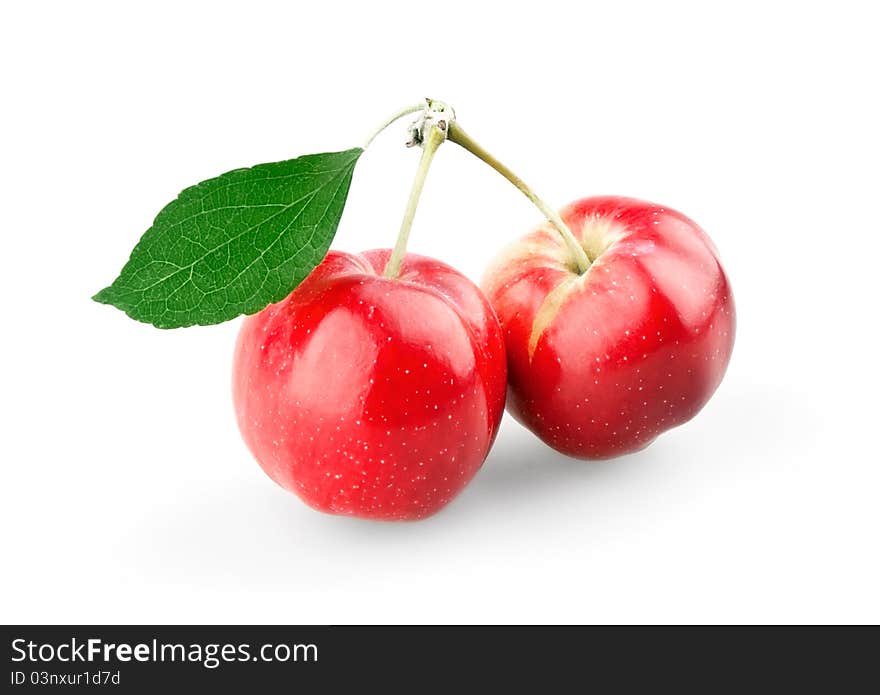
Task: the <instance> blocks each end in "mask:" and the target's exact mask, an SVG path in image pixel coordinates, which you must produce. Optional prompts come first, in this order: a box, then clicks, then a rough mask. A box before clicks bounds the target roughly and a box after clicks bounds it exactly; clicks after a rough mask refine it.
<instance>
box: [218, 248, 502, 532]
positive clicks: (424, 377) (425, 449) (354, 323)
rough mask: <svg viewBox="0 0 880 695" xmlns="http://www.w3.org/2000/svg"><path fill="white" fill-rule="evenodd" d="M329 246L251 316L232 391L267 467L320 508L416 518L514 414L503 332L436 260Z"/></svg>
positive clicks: (471, 287)
mask: <svg viewBox="0 0 880 695" xmlns="http://www.w3.org/2000/svg"><path fill="white" fill-rule="evenodd" d="M390 253H391V252H390V250H374V251H367V252H365V253H362V254H357V255H355V254H348V253H341V252H338V251H331V252H330V253H329V254H328V255H327V257H326V258H325V259H324V261H323V262H322V263H321V264H320V265H319V266H318V267H317V268H315V270H314V271H313V272H312V273H311V274H310V275H309V276H308V277H307V278H306V279H305V281H303V282H302V283H301V284H300V285H299V287H297V288H296V289H295V290H294V291H293V292H292V293H291V294H290V295H289V296H288V297H287V298H286V299H284V300H282V301H281V302H279V303H277V304H273V305H271V306H269V307H267V308H266V309H264V310H263V311H261V312H259V313H258V314H255V315H253V316H250V317H248V318H246V319H245V321H244V324H243V325H242V328H241V332H240V334H239V337H238V343H237V346H236V352H235V360H234V368H233V399H234V403H235V411H236V416H237V419H238V424H239V428H240V429H241V433H242V436H243V437H244V440H245V442H246V443H247V445H248V447H249V448H250V450H251V452H252V453H253V455H254V456H255V457H256V459H257V461H258V462H259V464H260V465H261V466H262V468H263V470H264V471H266V473H267V474H268V475H269V477H271V478H272V479H273V480H274V481H275V482H277V483H278V484H279V485H281V486H282V487H284V488H287V489H288V490H291V491H293V492H295V493H296V494H297V495H299V496H300V497H301V498H302V499H303V500H304V501H305V502H306V503H307V504H309V505H311V506H312V507H314V508H315V509H318V510H321V511H324V512H330V513H334V514H344V515H351V516H357V517H363V518H370V519H382V520H413V519H421V518H423V517H427V516H430V515H431V514H433V513H435V512H437V511H438V510H439V509H441V508H442V507H444V506H445V505H446V504H447V503H449V501H450V500H452V498H453V497H455V496H456V495H457V494H458V493H459V492H460V491H461V490H462V489H463V488H464V487H465V486H466V485H467V483H468V482H469V481H470V480H471V478H472V477H473V476H474V474H475V473H476V472H477V470H478V469H479V468H480V466H481V465H482V463H483V461H484V460H485V458H486V455H487V454H488V452H489V449H490V447H491V446H492V442H493V441H494V439H495V435H496V434H497V432H498V425H499V422H500V420H501V416H502V415H503V413H504V400H505V393H506V363H505V355H504V340H503V337H502V334H501V327H500V325H499V323H498V320H497V318H496V317H495V314H494V312H493V311H492V308H491V306H490V305H489V303H488V301H487V300H486V298H485V297H484V295H483V294H482V292H481V291H480V289H479V288H478V287H477V286H476V285H475V284H474V283H472V282H471V281H470V280H468V279H467V278H466V277H465V276H463V275H462V274H461V273H459V272H458V271H456V270H455V269H453V268H451V267H450V266H448V265H446V264H444V263H441V262H440V261H437V260H434V259H431V258H426V257H422V256H417V255H415V254H408V255H407V256H406V257H405V259H404V262H403V265H402V268H401V272H400V275H399V277H398V278H397V279H389V278H386V277H383V276H382V271H383V269H384V268H385V265H386V263H387V262H388V258H389V256H390Z"/></svg>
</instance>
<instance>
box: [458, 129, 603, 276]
mask: <svg viewBox="0 0 880 695" xmlns="http://www.w3.org/2000/svg"><path fill="white" fill-rule="evenodd" d="M448 138H449V139H450V140H451V141H452V142H454V143H455V144H457V145H460V146H461V147H463V148H464V149H466V150H467V151H468V152H470V153H471V154H472V155H474V156H476V157H477V158H479V159H482V160H483V161H484V162H485V163H486V164H488V165H489V166H490V167H492V168H493V169H494V170H495V171H497V172H498V173H499V174H501V175H502V176H503V177H504V178H506V179H507V180H508V181H510V183H512V184H513V185H514V186H516V188H517V189H519V191H521V192H522V193H523V194H525V196H526V198H528V199H529V200H531V201H532V203H534V205H535V206H536V207H537V208H538V209H539V210H540V211H541V212H542V213H544V216H545V217H546V218H547V219H548V220H549V222H550V224H552V225H553V226H554V227H556V231H558V232H559V234H560V235H561V236H562V239H563V241H564V242H565V245H566V246H567V247H568V250H569V251H570V252H571V256H572V260H573V261H574V263H575V265H576V266H577V270H578V272H579V273H585V272H586V271H587V269H588V268H589V267H590V257H589V256H588V255H587V252H586V251H585V250H584V247H583V246H581V244H580V243H578V240H577V239H576V238H575V236H574V234H572V233H571V230H570V229H569V228H568V225H567V224H565V222H564V221H563V220H562V218H561V217H560V216H559V214H558V213H557V212H556V211H555V210H554V209H553V208H551V207H550V206H549V205H547V203H545V202H544V201H543V200H541V199H540V198H539V197H538V196H537V194H535V192H534V191H533V190H532V189H531V188H529V187H528V186H527V185H526V183H525V181H523V180H522V179H521V178H520V177H519V176H517V175H516V174H514V173H513V172H512V171H511V170H510V169H509V168H507V167H506V166H505V165H504V164H502V163H501V162H499V161H498V160H497V159H495V157H493V156H492V155H491V154H489V152H488V151H487V150H486V149H484V148H483V147H482V146H481V145H480V144H479V143H477V142H476V141H475V140H474V139H473V138H472V137H471V136H470V135H468V134H467V133H466V132H465V131H464V130H463V129H462V127H461V126H460V125H458V123H457V122H455V121H452V122H451V123H450V124H449V130H448Z"/></svg>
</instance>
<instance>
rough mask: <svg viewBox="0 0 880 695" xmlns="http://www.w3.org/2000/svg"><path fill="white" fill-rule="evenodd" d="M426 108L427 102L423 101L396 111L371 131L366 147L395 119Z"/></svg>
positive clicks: (365, 142) (365, 143)
mask: <svg viewBox="0 0 880 695" xmlns="http://www.w3.org/2000/svg"><path fill="white" fill-rule="evenodd" d="M424 110H425V102H424V101H421V102H419V103H418V104H410V105H409V106H405V107H403V108H402V109H400V110H399V111H397V112H395V113H394V114H392V115H391V116H389V117H388V118H387V119H385V121H383V123H382V125H380V126H379V127H378V128H376V129H375V130H374V131H373V132H372V133H370V135H369V137H367V139H366V140H365V141H364V149H367V148H368V147H369V146H370V144H371V143H372V142H373V140H375V139H376V136H377V135H379V133H381V132H382V131H383V130H385V129H386V128H387V127H388V126H390V125H391V124H392V123H394V122H395V121H398V120H400V119H401V118H403V117H404V116H407V115H409V114H411V113H416V111H424Z"/></svg>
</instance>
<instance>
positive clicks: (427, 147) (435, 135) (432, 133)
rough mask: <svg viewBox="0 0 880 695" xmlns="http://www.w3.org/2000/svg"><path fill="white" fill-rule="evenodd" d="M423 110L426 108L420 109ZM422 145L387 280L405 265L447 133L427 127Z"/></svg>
mask: <svg viewBox="0 0 880 695" xmlns="http://www.w3.org/2000/svg"><path fill="white" fill-rule="evenodd" d="M419 108H420V109H423V108H424V106H421V107H419ZM425 130H426V131H427V132H425V133H424V137H423V140H422V142H421V145H422V158H421V160H420V161H419V168H418V169H417V170H416V177H415V179H413V184H412V189H411V190H410V193H409V200H408V201H407V204H406V210H405V211H404V213H403V222H401V224H400V233H399V234H398V235H397V243H396V244H395V245H394V250H393V251H392V252H391V257H390V258H389V259H388V264H387V265H386V266H385V272H384V275H385V277H387V278H396V277H397V276H398V275H399V274H400V266H401V265H402V264H403V257H404V256H405V255H406V243H407V241H408V240H409V232H410V229H412V224H413V219H414V218H415V216H416V208H417V207H418V205H419V198H420V197H421V195H422V188H424V186H425V178H426V177H427V176H428V169H429V168H430V167H431V160H433V159H434V154H435V153H436V152H437V148H439V147H440V145H441V144H443V141H444V140H446V132H445V130H444V128H443V127H441V126H440V125H436V124H434V123H429V124H427V125H426V128H425Z"/></svg>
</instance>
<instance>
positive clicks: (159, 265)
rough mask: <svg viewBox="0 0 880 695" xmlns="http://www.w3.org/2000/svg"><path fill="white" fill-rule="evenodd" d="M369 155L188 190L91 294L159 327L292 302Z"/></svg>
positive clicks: (350, 153)
mask: <svg viewBox="0 0 880 695" xmlns="http://www.w3.org/2000/svg"><path fill="white" fill-rule="evenodd" d="M362 153H363V150H362V149H361V148H359V147H358V148H355V149H352V150H346V151H344V152H328V153H325V154H310V155H305V156H303V157H298V158H297V159H290V160H287V161H284V162H275V163H272V164H258V165H257V166H255V167H251V168H250V169H236V170H234V171H230V172H227V173H226V174H223V175H221V176H218V177H217V178H214V179H209V180H207V181H203V182H202V183H200V184H197V185H195V186H192V187H191V188H187V189H186V190H184V191H183V192H182V193H181V194H180V195H179V196H178V197H177V200H175V201H173V202H171V203H169V204H168V205H166V206H165V207H164V208H163V209H162V211H161V212H160V213H159V214H158V215H157V216H156V219H155V221H154V222H153V226H152V227H150V228H149V229H148V230H147V231H146V232H145V233H144V235H143V237H141V240H140V242H138V244H137V246H135V248H134V250H133V251H132V252H131V258H130V259H129V260H128V263H126V264H125V267H124V268H123V269H122V272H121V273H120V274H119V277H118V278H116V280H115V281H114V282H113V284H112V285H110V286H109V287H107V288H105V289H103V290H101V291H100V292H98V294H96V295H95V296H94V297H93V299H94V300H95V301H97V302H101V303H103V304H112V305H113V306H115V307H117V308H119V309H122V311H124V312H125V313H126V314H128V315H129V316H131V317H132V318H133V319H137V320H138V321H144V322H146V323H152V324H153V325H154V326H157V327H158V328H180V327H183V326H193V325H208V324H214V323H221V322H223V321H228V320H229V319H232V318H235V317H236V316H239V315H241V314H253V313H256V312H257V311H260V309H263V308H264V307H266V306H267V305H269V304H271V303H273V302H277V301H280V300H282V299H284V297H286V296H287V295H288V294H290V292H291V291H293V289H294V288H295V287H296V286H297V285H298V284H299V283H300V282H302V281H303V279H304V278H305V277H306V276H307V275H308V274H309V273H310V272H311V271H312V269H313V268H314V267H315V266H316V265H318V264H319V263H320V262H321V260H322V259H323V258H324V256H325V255H326V253H327V249H328V248H329V247H330V242H331V241H332V240H333V236H334V235H335V234H336V228H337V226H338V225H339V218H340V217H341V216H342V210H343V208H344V207H345V199H346V197H347V196H348V189H349V186H350V185H351V176H352V173H353V172H354V167H355V165H356V164H357V161H358V158H359V157H360V155H361V154H362Z"/></svg>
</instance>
